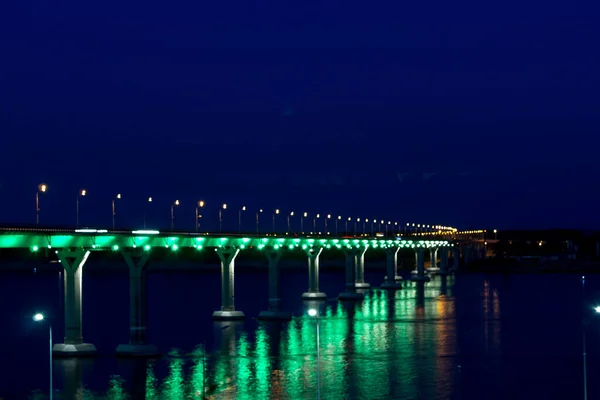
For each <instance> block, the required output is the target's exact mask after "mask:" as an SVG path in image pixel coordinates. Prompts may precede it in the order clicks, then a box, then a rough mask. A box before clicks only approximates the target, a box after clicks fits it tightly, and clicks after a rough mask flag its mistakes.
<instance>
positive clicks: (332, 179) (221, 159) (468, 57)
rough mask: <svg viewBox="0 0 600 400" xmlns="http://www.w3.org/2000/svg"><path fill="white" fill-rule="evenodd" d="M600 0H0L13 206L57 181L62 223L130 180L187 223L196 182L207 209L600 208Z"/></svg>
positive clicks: (2, 179)
mask: <svg viewBox="0 0 600 400" xmlns="http://www.w3.org/2000/svg"><path fill="white" fill-rule="evenodd" d="M599 20H600V10H599V7H598V5H597V4H595V2H592V1H587V2H579V1H567V0H564V1H560V2H556V1H554V2H547V1H544V2H542V1H530V2H523V1H516V0H509V1H504V2H498V3H494V4H491V3H489V2H482V1H461V2H447V1H440V0H434V1H431V2H392V1H385V2H379V3H378V4H372V3H365V2H333V1H322V2H314V1H308V2H307V1H286V2H281V1H278V2H265V1H258V2H247V3H230V2H197V1H194V2H178V3H168V2H167V3H166V2H153V3H149V2H140V3H137V4H135V3H133V2H116V1H113V0H110V1H103V2H92V3H90V2H81V1H71V0H69V1H62V2H55V1H50V2H49V1H27V0H8V1H4V2H2V5H0V46H1V47H0V140H1V142H0V162H1V163H2V168H1V169H0V221H6V222H10V223H12V222H33V221H34V220H35V208H34V203H33V201H34V195H35V190H36V186H37V184H38V183H39V182H41V181H44V182H46V183H47V184H48V185H49V186H50V191H49V192H48V193H47V194H46V195H44V197H43V199H42V200H43V204H42V222H44V223H51V224H55V223H64V224H70V223H74V220H75V215H74V214H75V198H76V193H77V190H78V189H79V188H80V187H85V188H86V189H88V191H89V193H90V195H89V196H88V198H86V199H85V204H82V211H81V212H82V222H83V223H85V224H88V225H101V224H104V225H109V224H110V215H111V212H110V202H111V197H112V196H113V195H114V194H116V193H117V192H120V193H122V194H123V196H124V199H123V201H122V203H121V204H120V212H119V215H120V222H121V223H122V224H127V225H139V224H140V222H141V218H142V217H141V211H140V209H141V207H142V206H143V204H144V199H145V198H146V197H147V196H153V197H154V199H155V202H154V204H153V206H154V207H155V208H156V210H155V211H154V212H155V213H156V216H154V219H155V221H154V224H155V225H157V226H160V225H164V226H166V225H168V224H169V205H170V203H171V202H172V201H173V200H175V199H179V200H181V202H182V206H181V207H180V209H179V210H178V216H179V217H178V224H180V227H181V228H186V227H187V228H189V229H193V224H194V220H193V215H194V209H193V204H194V203H195V201H197V200H198V199H204V200H205V201H206V202H207V211H206V213H207V214H208V215H214V216H211V217H210V218H212V219H213V221H212V224H213V225H214V224H215V223H216V215H217V209H218V205H219V204H220V203H222V202H227V203H228V204H229V205H230V207H231V208H237V206H239V205H241V204H246V205H248V206H249V207H252V208H256V207H262V208H264V209H265V210H271V209H273V208H275V207H279V208H281V209H282V210H284V211H289V210H290V209H293V210H295V211H296V212H299V211H309V212H320V213H328V212H330V213H332V214H336V215H337V214H341V215H344V216H345V217H346V216H353V217H355V216H360V217H363V218H364V217H369V218H371V217H377V218H383V219H386V220H387V219H391V220H397V221H399V222H400V221H414V222H422V223H427V224H446V225H453V226H459V227H464V228H467V227H469V226H471V225H472V226H474V227H489V228H493V227H497V228H499V229H506V228H544V227H575V228H597V227H599V226H600V213H598V212H597V204H598V203H599V196H600V185H599V184H598V179H597V176H598V172H600V171H599V170H600V168H599V167H598V163H597V161H596V159H597V152H598V148H599V145H600V138H599V136H598V133H599V128H600V114H599V111H598V110H599V109H600V100H599V96H598V93H599V91H600V79H599V78H598V73H599V71H600V51H598V43H599V40H598V39H599V38H600V24H599V23H598V21H599ZM123 214H127V219H125V216H124V215H123ZM208 215H207V216H206V218H209V217H208ZM231 218H233V217H230V220H229V222H228V223H229V224H232V223H233V222H231ZM233 219H237V217H235V218H233ZM207 223H208V224H209V225H210V223H211V222H210V219H207ZM188 225H189V227H188ZM232 228H233V226H232Z"/></svg>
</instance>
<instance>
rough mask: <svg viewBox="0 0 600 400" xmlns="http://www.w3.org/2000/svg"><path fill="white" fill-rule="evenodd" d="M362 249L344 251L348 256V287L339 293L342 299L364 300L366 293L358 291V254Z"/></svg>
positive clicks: (339, 297)
mask: <svg viewBox="0 0 600 400" xmlns="http://www.w3.org/2000/svg"><path fill="white" fill-rule="evenodd" d="M360 251H361V250H360V249H347V250H345V251H344V255H345V256H346V289H345V290H344V292H343V293H340V294H339V295H338V299H340V300H355V301H356V300H362V299H364V298H365V295H364V294H362V293H357V292H356V265H355V262H356V256H357V253H358V252H360Z"/></svg>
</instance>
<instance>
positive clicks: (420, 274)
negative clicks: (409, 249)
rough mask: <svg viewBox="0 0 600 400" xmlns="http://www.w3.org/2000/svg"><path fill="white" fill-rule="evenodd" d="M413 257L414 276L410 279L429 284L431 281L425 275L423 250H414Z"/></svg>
mask: <svg viewBox="0 0 600 400" xmlns="http://www.w3.org/2000/svg"><path fill="white" fill-rule="evenodd" d="M415 257H416V262H417V268H416V274H413V275H412V276H411V277H410V279H411V280H412V281H415V282H429V281H430V280H431V279H430V278H429V277H428V276H427V275H425V249H423V248H419V249H416V250H415Z"/></svg>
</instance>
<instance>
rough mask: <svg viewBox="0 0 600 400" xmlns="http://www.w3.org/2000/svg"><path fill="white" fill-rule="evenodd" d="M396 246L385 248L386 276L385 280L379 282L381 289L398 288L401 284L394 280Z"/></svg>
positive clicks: (396, 266) (396, 263)
mask: <svg viewBox="0 0 600 400" xmlns="http://www.w3.org/2000/svg"><path fill="white" fill-rule="evenodd" d="M399 250H400V249H399V248H398V247H391V248H387V249H385V260H386V276H385V282H383V283H382V284H381V288H382V289H388V290H400V289H402V284H400V283H398V282H397V281H396V276H397V268H398V251H399Z"/></svg>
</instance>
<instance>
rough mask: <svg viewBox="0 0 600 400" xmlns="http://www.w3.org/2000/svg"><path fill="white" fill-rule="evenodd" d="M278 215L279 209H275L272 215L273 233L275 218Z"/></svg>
mask: <svg viewBox="0 0 600 400" xmlns="http://www.w3.org/2000/svg"><path fill="white" fill-rule="evenodd" d="M276 215H279V208H277V209H275V212H274V213H273V233H275V216H276Z"/></svg>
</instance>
